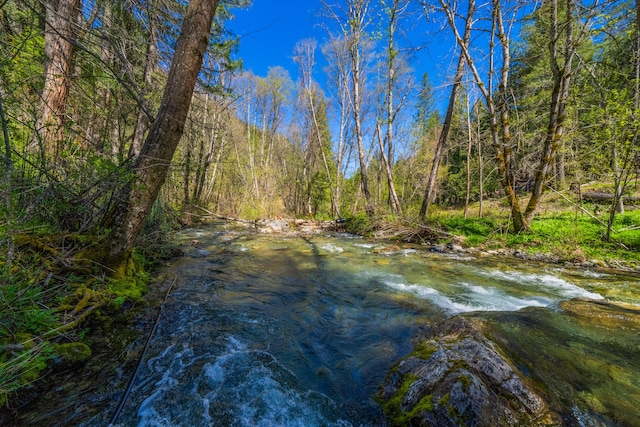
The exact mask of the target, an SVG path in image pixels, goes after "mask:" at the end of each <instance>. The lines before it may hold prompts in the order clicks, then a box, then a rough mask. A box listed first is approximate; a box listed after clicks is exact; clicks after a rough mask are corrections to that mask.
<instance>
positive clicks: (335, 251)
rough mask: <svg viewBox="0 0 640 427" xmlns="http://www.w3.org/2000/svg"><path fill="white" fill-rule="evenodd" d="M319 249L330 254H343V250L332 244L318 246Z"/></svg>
mask: <svg viewBox="0 0 640 427" xmlns="http://www.w3.org/2000/svg"><path fill="white" fill-rule="evenodd" d="M320 249H324V250H325V251H327V252H330V253H332V254H341V253H342V252H344V249H342V248H341V247H340V246H336V245H334V244H332V243H327V244H325V245H322V246H320Z"/></svg>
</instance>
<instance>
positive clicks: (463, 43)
mask: <svg viewBox="0 0 640 427" xmlns="http://www.w3.org/2000/svg"><path fill="white" fill-rule="evenodd" d="M443 5H444V4H443ZM474 12H475V2H474V1H473V0H470V1H469V10H468V13H467V18H466V20H465V27H464V36H463V38H462V39H460V40H459V44H460V57H459V58H458V67H457V69H456V74H455V76H454V78H453V86H452V87H451V95H449V105H448V106H447V114H446V115H445V118H444V123H443V124H442V130H441V131H440V137H439V138H438V145H436V151H435V153H434V154H433V163H432V164H431V173H430V174H429V179H428V181H427V188H426V190H425V193H424V198H423V199H422V206H421V207H420V220H421V221H423V222H424V221H425V220H426V218H427V213H428V212H429V207H431V203H433V199H434V195H435V188H436V181H437V178H438V169H439V168H440V159H441V157H442V152H443V151H444V146H445V145H446V143H447V140H448V139H449V131H450V130H451V120H452V118H453V111H454V107H455V103H456V97H457V93H458V89H459V88H460V84H461V83H462V75H463V73H464V63H465V55H464V52H465V51H466V49H467V48H468V46H469V39H470V38H471V24H472V22H473V15H474ZM452 25H454V24H453V23H452Z"/></svg>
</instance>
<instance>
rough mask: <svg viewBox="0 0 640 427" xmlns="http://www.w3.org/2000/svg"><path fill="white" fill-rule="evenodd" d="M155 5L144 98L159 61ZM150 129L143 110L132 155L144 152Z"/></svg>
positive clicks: (149, 11)
mask: <svg viewBox="0 0 640 427" xmlns="http://www.w3.org/2000/svg"><path fill="white" fill-rule="evenodd" d="M154 5H155V2H154V1H151V2H148V4H147V20H148V22H149V29H148V35H147V54H146V57H145V63H144V71H143V80H144V86H143V88H142V94H141V95H142V96H143V97H144V96H146V95H147V94H148V93H149V92H150V91H151V89H152V87H151V86H152V85H153V73H154V70H155V66H156V61H157V59H158V48H157V42H158V23H157V19H158V18H157V17H156V13H155V11H154V10H153V7H152V6H154ZM148 128H149V117H148V116H147V114H146V112H145V111H144V110H143V109H140V111H139V112H138V119H137V120H136V127H135V131H134V133H133V142H132V143H131V154H132V155H134V156H138V155H139V154H140V151H141V150H142V143H143V141H144V134H145V133H146V132H147V129H148Z"/></svg>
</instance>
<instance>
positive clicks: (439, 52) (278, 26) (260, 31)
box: [228, 0, 457, 109]
mask: <svg viewBox="0 0 640 427" xmlns="http://www.w3.org/2000/svg"><path fill="white" fill-rule="evenodd" d="M339 1H340V0H330V1H329V3H334V2H339ZM322 10H323V6H322V3H321V2H320V0H280V1H278V0H254V1H253V5H251V6H250V7H249V8H248V9H246V10H239V9H236V10H234V15H235V17H236V19H235V20H233V21H231V22H229V24H228V25H229V28H230V29H231V30H232V31H233V32H234V33H235V34H237V35H239V36H240V50H239V56H240V57H241V58H242V60H243V63H244V69H245V70H247V71H252V72H253V73H254V74H256V75H258V76H263V77H264V76H266V75H267V72H268V69H269V67H272V66H278V65H279V66H282V67H284V68H286V69H287V70H289V72H290V74H291V76H292V78H293V79H294V80H295V79H296V77H297V66H296V65H295V64H294V63H293V61H292V59H291V57H292V54H293V49H294V46H295V44H296V42H298V41H300V40H302V39H305V38H315V39H316V40H317V41H318V45H319V46H320V45H322V43H323V42H324V41H325V40H326V39H327V38H328V37H327V32H326V30H325V29H324V28H323V27H322V26H321V25H320V23H321V22H329V21H327V18H323V17H322V16H320V15H321V12H322ZM409 19H410V20H412V21H413V22H414V23H413V24H412V26H413V28H412V29H411V31H410V33H409V34H408V37H407V38H405V40H404V41H402V40H401V41H400V43H402V44H404V45H405V46H411V47H413V48H415V47H418V46H422V47H423V48H422V49H421V50H420V51H419V52H418V53H417V54H416V57H415V59H414V61H413V62H412V64H411V65H412V67H413V68H414V73H415V78H416V80H417V81H419V80H420V78H421V76H422V74H423V73H424V72H425V71H426V72H428V73H429V76H430V79H431V82H432V85H433V86H434V88H435V89H436V98H437V104H436V105H437V106H438V107H439V108H441V109H442V105H441V104H443V103H444V102H445V100H446V99H447V97H448V92H449V91H448V90H447V88H446V87H444V88H440V89H439V88H438V87H439V86H440V84H441V82H442V81H446V76H447V73H448V70H450V69H451V67H452V65H451V64H452V62H453V61H455V60H456V59H457V57H456V58H452V57H451V56H452V55H450V54H449V50H450V46H452V42H451V41H446V42H445V41H444V39H445V38H446V36H444V35H442V34H440V35H438V34H435V33H434V34H430V35H427V29H428V28H430V27H431V28H438V27H440V25H439V24H437V23H431V24H428V23H427V21H426V20H425V18H424V15H423V14H422V13H421V11H420V10H417V11H416V13H415V15H414V16H413V17H411V18H409ZM405 24H406V22H405ZM444 33H445V34H447V35H448V33H449V32H448V31H445V32H444ZM316 62H317V63H318V65H317V66H316V70H315V75H314V78H315V79H316V80H317V81H319V82H320V84H321V85H322V83H323V80H324V79H323V75H322V74H323V73H322V67H323V63H324V60H323V58H322V54H321V53H320V50H319V49H318V51H317V52H316ZM454 65H455V64H454Z"/></svg>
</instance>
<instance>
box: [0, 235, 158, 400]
mask: <svg viewBox="0 0 640 427" xmlns="http://www.w3.org/2000/svg"><path fill="white" fill-rule="evenodd" d="M50 231H51V230H48V232H50ZM71 240H74V241H78V238H77V236H75V237H74V236H69V235H63V234H49V233H47V234H42V233H37V234H36V233H31V234H21V235H19V236H15V239H14V241H15V242H16V244H15V255H14V257H13V259H12V262H11V264H10V265H7V264H6V263H2V264H0V407H1V406H4V405H6V404H8V403H9V402H10V400H11V397H12V396H13V395H14V394H15V393H16V392H18V391H20V390H22V389H24V388H27V387H30V386H32V384H33V383H34V382H35V381H36V380H38V379H39V378H40V377H41V376H42V375H43V374H44V373H46V372H50V371H56V370H61V369H69V368H72V367H74V366H76V365H77V364H80V363H83V362H84V361H86V360H87V359H88V358H89V357H90V356H91V350H90V347H89V345H88V341H87V344H85V341H86V340H85V337H86V335H87V329H86V328H87V325H89V324H90V322H91V321H93V320H95V321H98V322H99V321H100V319H101V318H107V317H109V316H112V315H118V313H120V312H121V311H122V307H123V305H124V303H125V301H132V302H135V301H137V300H139V299H140V298H141V297H142V295H143V294H144V292H145V291H146V286H147V283H148V281H149V276H148V274H146V273H145V271H144V270H143V269H142V267H141V266H142V265H144V264H145V263H146V261H145V260H144V259H143V257H142V256H141V255H138V254H136V255H135V256H134V262H133V263H134V264H135V265H136V266H137V267H136V269H135V273H134V274H132V275H131V276H128V277H124V278H119V279H118V280H112V279H110V278H109V277H108V275H106V274H105V273H104V271H103V269H102V268H101V267H100V266H97V265H87V264H86V263H85V262H84V260H82V261H78V260H75V259H74V253H75V252H76V250H77V249H78V248H79V246H77V247H74V248H73V249H72V250H70V248H69V245H68V244H69V242H70V241H71ZM5 247H6V245H5ZM3 249H4V247H3ZM0 252H1V256H2V258H3V259H6V252H5V251H4V250H2V251H0Z"/></svg>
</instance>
